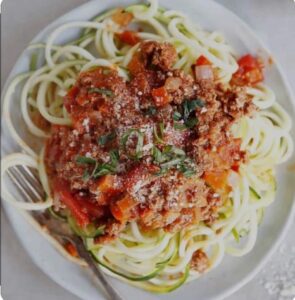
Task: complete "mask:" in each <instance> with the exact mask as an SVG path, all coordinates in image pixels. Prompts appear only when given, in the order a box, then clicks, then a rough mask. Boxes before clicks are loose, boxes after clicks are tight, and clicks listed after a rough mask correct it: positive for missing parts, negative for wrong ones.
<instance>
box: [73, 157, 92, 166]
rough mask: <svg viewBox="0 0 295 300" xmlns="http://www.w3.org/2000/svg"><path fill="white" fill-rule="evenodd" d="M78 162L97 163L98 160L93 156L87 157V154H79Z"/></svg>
mask: <svg viewBox="0 0 295 300" xmlns="http://www.w3.org/2000/svg"><path fill="white" fill-rule="evenodd" d="M76 162H77V163H79V164H91V165H93V164H95V163H96V160H95V159H93V158H91V157H87V156H77V157H76Z"/></svg>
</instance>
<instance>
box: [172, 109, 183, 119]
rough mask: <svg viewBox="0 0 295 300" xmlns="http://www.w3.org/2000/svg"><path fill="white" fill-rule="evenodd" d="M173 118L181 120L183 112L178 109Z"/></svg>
mask: <svg viewBox="0 0 295 300" xmlns="http://www.w3.org/2000/svg"><path fill="white" fill-rule="evenodd" d="M173 120H174V121H179V120H181V113H180V112H178V111H175V112H173Z"/></svg>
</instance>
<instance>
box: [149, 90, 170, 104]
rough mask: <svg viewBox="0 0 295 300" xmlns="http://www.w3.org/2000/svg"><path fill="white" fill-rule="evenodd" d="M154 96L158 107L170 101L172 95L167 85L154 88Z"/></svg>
mask: <svg viewBox="0 0 295 300" xmlns="http://www.w3.org/2000/svg"><path fill="white" fill-rule="evenodd" d="M152 96H153V99H154V102H155V105H156V106H157V107H161V106H165V105H166V104H168V103H169V102H170V97H169V94H168V92H167V90H166V89H165V87H160V88H157V89H153V90H152Z"/></svg>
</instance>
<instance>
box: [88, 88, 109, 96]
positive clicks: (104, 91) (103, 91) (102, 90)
mask: <svg viewBox="0 0 295 300" xmlns="http://www.w3.org/2000/svg"><path fill="white" fill-rule="evenodd" d="M88 93H89V94H93V93H98V94H102V95H106V96H109V97H112V96H113V95H114V93H113V92H112V91H111V90H108V89H105V88H90V89H89V90H88Z"/></svg>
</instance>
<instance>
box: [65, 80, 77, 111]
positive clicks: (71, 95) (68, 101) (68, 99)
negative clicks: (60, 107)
mask: <svg viewBox="0 0 295 300" xmlns="http://www.w3.org/2000/svg"><path fill="white" fill-rule="evenodd" d="M79 90H80V89H79V88H78V87H77V86H76V85H74V86H73V87H72V88H71V89H70V90H69V91H68V93H67V95H66V96H65V101H64V104H65V108H66V110H67V111H68V112H71V105H72V104H73V102H74V101H75V98H76V97H77V95H78V93H79Z"/></svg>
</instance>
